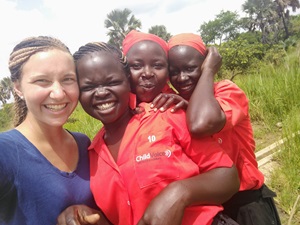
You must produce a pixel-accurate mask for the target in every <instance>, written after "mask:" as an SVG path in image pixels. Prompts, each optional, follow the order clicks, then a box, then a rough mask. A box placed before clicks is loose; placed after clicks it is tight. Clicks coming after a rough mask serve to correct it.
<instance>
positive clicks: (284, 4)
mask: <svg viewBox="0 0 300 225" xmlns="http://www.w3.org/2000/svg"><path fill="white" fill-rule="evenodd" d="M275 2H276V4H277V7H278V9H277V10H278V15H279V17H280V18H281V19H282V23H283V26H284V31H285V38H288V37H289V30H288V25H287V23H288V21H289V10H288V9H287V8H288V7H291V8H292V11H293V12H295V11H296V10H297V9H299V8H300V2H299V0H275Z"/></svg>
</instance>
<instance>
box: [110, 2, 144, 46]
mask: <svg viewBox="0 0 300 225" xmlns="http://www.w3.org/2000/svg"><path fill="white" fill-rule="evenodd" d="M104 25H105V28H108V29H109V31H108V33H107V35H108V36H109V41H108V43H110V44H113V45H115V46H117V47H119V48H120V47H121V46H122V41H123V39H124V38H125V36H126V35H127V34H128V33H129V32H130V31H131V30H135V29H138V28H139V29H141V26H142V24H141V21H140V20H138V19H136V18H135V16H134V15H131V11H130V10H129V9H127V8H125V9H124V10H118V9H115V10H112V11H111V12H110V13H109V14H107V19H106V20H105V21H104Z"/></svg>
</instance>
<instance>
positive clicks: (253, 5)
mask: <svg viewBox="0 0 300 225" xmlns="http://www.w3.org/2000/svg"><path fill="white" fill-rule="evenodd" d="M242 7H243V11H244V12H246V13H247V14H248V15H249V18H250V19H249V20H248V22H250V23H251V24H252V25H248V27H251V29H252V30H253V31H254V29H253V28H254V27H255V28H256V29H259V30H260V31H261V32H262V43H268V42H270V41H274V39H276V38H277V33H278V28H279V26H278V19H279V18H278V14H277V10H276V5H275V3H274V2H273V1H272V0H247V1H246V2H245V3H244V4H243V5H242ZM272 35H273V40H271V39H270V37H272Z"/></svg>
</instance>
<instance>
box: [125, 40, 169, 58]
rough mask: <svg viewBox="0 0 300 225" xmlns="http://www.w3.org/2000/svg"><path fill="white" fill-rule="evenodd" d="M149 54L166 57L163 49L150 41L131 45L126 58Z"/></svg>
mask: <svg viewBox="0 0 300 225" xmlns="http://www.w3.org/2000/svg"><path fill="white" fill-rule="evenodd" d="M149 52H151V54H153V53H155V54H158V55H161V56H162V57H166V53H165V51H164V50H163V48H162V47H161V46H160V45H159V44H158V43H156V42H154V41H150V40H144V41H139V42H137V43H135V44H134V45H132V47H131V48H130V49H129V51H128V52H127V57H132V56H133V55H135V54H141V53H145V54H149Z"/></svg>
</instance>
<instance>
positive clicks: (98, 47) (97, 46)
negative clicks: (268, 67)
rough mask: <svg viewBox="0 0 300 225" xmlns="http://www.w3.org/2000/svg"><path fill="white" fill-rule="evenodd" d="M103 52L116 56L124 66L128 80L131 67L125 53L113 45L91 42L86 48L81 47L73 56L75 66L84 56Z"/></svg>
mask: <svg viewBox="0 0 300 225" xmlns="http://www.w3.org/2000/svg"><path fill="white" fill-rule="evenodd" d="M101 51H104V52H109V53H111V54H112V56H114V57H115V59H116V60H118V61H119V62H120V63H121V64H122V66H123V69H124V71H125V74H126V76H127V78H128V77H129V66H128V63H127V58H126V56H125V55H124V54H123V52H122V51H121V50H120V49H118V48H117V47H115V46H113V45H111V44H108V43H105V42H90V43H87V44H86V45H84V46H81V47H80V48H79V49H78V51H76V52H75V53H74V54H73V57H74V60H75V64H77V62H78V61H79V60H80V59H82V58H83V57H84V56H86V55H89V54H91V53H93V52H101Z"/></svg>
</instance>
